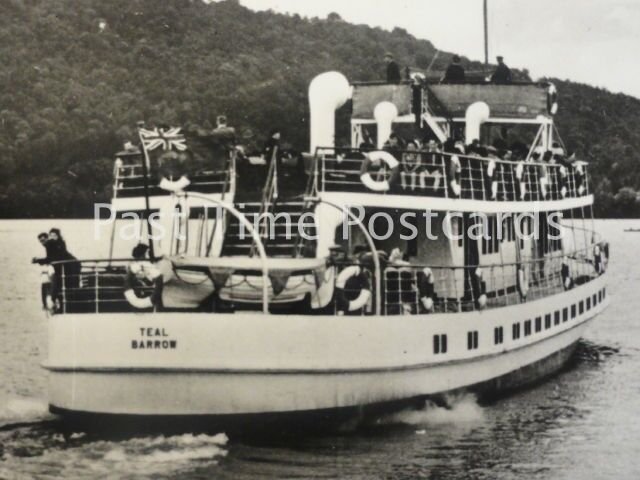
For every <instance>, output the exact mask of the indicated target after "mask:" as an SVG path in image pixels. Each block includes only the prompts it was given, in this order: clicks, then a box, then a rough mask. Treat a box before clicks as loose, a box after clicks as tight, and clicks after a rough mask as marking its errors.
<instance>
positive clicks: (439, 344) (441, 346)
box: [433, 334, 447, 354]
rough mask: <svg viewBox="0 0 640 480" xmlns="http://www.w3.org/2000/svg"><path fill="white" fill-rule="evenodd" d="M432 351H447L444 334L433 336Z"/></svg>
mask: <svg viewBox="0 0 640 480" xmlns="http://www.w3.org/2000/svg"><path fill="white" fill-rule="evenodd" d="M433 353H436V354H438V353H447V336H446V335H444V334H440V335H434V336H433Z"/></svg>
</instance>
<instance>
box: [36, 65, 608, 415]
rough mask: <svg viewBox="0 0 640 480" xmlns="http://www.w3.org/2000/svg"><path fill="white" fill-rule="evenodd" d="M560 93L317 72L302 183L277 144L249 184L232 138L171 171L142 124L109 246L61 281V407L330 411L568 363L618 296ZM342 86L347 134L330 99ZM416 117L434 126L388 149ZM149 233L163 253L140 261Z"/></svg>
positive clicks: (499, 382)
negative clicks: (610, 284)
mask: <svg viewBox="0 0 640 480" xmlns="http://www.w3.org/2000/svg"><path fill="white" fill-rule="evenodd" d="M557 101H558V100H557V95H556V93H555V89H554V88H553V85H551V84H537V83H522V84H511V85H493V84H488V83H475V84H472V83H468V84H456V85H450V84H440V83H429V82H425V81H418V80H416V81H407V82H403V83H400V84H397V85H395V84H394V85H390V84H383V83H354V84H349V82H348V81H347V79H346V78H345V77H344V76H343V75H341V74H340V73H338V72H327V73H324V74H321V75H319V76H318V77H316V78H315V79H314V80H313V81H312V82H311V84H310V87H309V103H310V116H311V121H310V125H311V127H310V128H311V132H310V134H311V135H310V138H311V145H310V150H309V152H310V153H309V154H308V155H305V157H304V163H303V165H304V168H300V169H299V170H297V171H294V172H293V173H291V175H290V176H289V179H288V183H289V184H294V185H293V187H290V188H289V189H288V191H287V189H286V188H284V183H287V180H286V178H285V173H286V172H284V171H283V170H285V169H286V167H285V166H283V164H282V163H281V162H278V161H277V160H274V161H271V162H270V163H268V166H267V167H261V168H263V170H261V171H262V172H264V171H266V175H264V176H263V178H264V185H262V188H261V191H260V194H259V195H258V197H256V198H253V199H252V198H250V196H248V195H246V192H245V191H244V190H243V187H242V182H243V181H244V180H246V179H247V178H248V177H252V178H255V177H256V176H257V174H256V173H255V172H252V170H251V169H252V168H253V169H255V168H258V167H252V166H250V165H249V164H248V163H246V162H245V163H244V164H241V163H240V162H241V161H240V159H239V158H238V157H237V155H236V154H235V151H229V152H228V154H226V155H225V157H224V164H223V166H224V168H219V169H218V170H217V171H214V170H211V169H208V170H207V169H200V170H199V171H198V172H197V174H195V175H192V176H191V177H189V181H185V179H184V178H181V179H180V180H179V181H172V179H167V178H165V179H164V183H163V187H165V188H164V189H163V188H160V187H159V186H158V185H157V182H154V181H152V180H151V174H150V172H152V171H153V169H154V166H153V164H152V163H153V162H150V160H149V153H150V150H151V149H150V148H148V145H147V144H146V143H145V142H146V139H148V138H149V137H148V136H145V135H141V138H142V142H141V145H140V147H141V149H140V147H131V148H129V149H128V150H126V151H124V152H121V153H119V154H118V155H117V159H116V164H115V181H114V198H113V202H112V207H113V210H114V211H115V212H116V214H115V217H116V218H115V220H113V222H112V226H113V233H112V242H111V245H112V248H111V254H110V256H109V257H108V258H105V259H93V260H83V261H82V262H81V266H82V268H81V271H80V274H79V278H76V279H71V280H69V279H68V275H65V274H64V271H63V277H64V278H63V279H61V281H60V282H59V284H60V285H61V287H60V294H59V296H60V299H59V300H60V308H59V309H58V310H57V311H55V312H52V313H53V314H52V315H51V317H50V319H49V354H48V359H47V360H46V362H45V364H44V368H45V369H47V370H48V372H49V404H50V410H51V411H52V412H54V413H58V414H62V415H63V416H65V417H67V418H70V419H73V418H85V417H87V416H88V417H90V418H95V416H96V415H98V416H104V417H105V418H113V416H125V417H127V418H132V417H136V418H138V417H139V418H142V417H151V418H168V417H173V418H178V419H180V418H186V417H193V416H195V417H196V418H200V416H206V417H214V418H213V421H221V422H223V421H226V420H234V419H238V418H240V417H243V418H250V419H251V418H254V416H262V417H263V418H264V416H265V415H268V416H275V417H276V418H279V417H280V416H281V415H282V416H290V415H293V416H295V415H296V414H310V413H320V414H322V415H324V414H325V413H339V412H350V411H353V410H354V409H355V410H359V409H362V408H365V409H366V408H377V407H385V406H388V405H395V404H397V403H401V402H407V401H408V402H412V401H414V400H416V399H417V400H420V399H424V398H428V397H437V396H442V395H445V394H447V393H449V392H458V391H472V392H478V393H480V394H482V393H488V392H490V393H495V392H501V391H505V390H508V389H513V388H517V387H520V386H522V385H526V384H530V383H532V382H535V381H537V380H539V379H541V378H543V377H545V376H547V375H550V374H552V373H554V372H556V371H557V370H559V369H560V368H561V367H562V366H563V364H564V363H565V362H566V361H567V359H568V358H569V356H570V355H571V353H572V351H573V349H574V347H575V346H576V343H577V342H578V340H579V339H580V337H581V336H582V334H583V332H584V331H585V328H586V327H587V325H588V323H589V321H590V320H591V319H593V318H594V317H595V316H596V315H597V314H598V313H600V312H601V311H602V310H603V309H604V308H605V307H606V306H607V304H608V301H609V300H608V296H607V291H606V284H605V278H606V275H605V270H606V264H607V257H608V246H607V245H606V243H604V242H603V241H602V240H601V239H600V238H599V237H598V235H597V234H596V232H594V231H593V228H592V203H593V196H592V194H591V192H590V187H589V177H588V170H587V165H586V164H585V163H584V162H580V161H574V162H568V161H565V160H564V156H563V152H562V151H561V150H562V143H561V140H560V138H559V136H558V134H557V130H556V128H555V126H554V114H555V113H556V111H557V108H558V104H557ZM347 103H349V104H350V108H351V112H352V113H351V125H350V127H351V147H349V148H346V147H345V148H343V147H337V146H336V145H335V140H334V138H335V118H336V117H335V113H336V110H337V109H338V108H340V107H342V106H343V105H345V104H347ZM405 129H406V130H407V131H412V132H414V133H415V132H420V135H422V136H426V137H421V138H427V139H429V138H430V139H432V140H433V142H431V143H429V142H426V141H425V145H426V146H429V145H430V147H429V148H426V147H424V148H422V149H418V150H416V149H403V148H402V147H401V146H395V145H389V144H387V145H386V147H385V142H386V140H387V139H388V138H389V136H390V133H391V132H392V131H393V132H396V133H398V132H403V131H405ZM141 132H143V131H142V130H141ZM146 132H147V134H148V133H149V132H152V133H153V132H155V134H158V136H159V137H161V136H162V134H163V133H164V134H166V136H169V135H168V133H167V132H168V131H167V130H164V131H163V130H155V131H154V130H151V131H146ZM515 135H520V136H521V138H527V135H529V137H528V138H530V140H531V141H530V146H529V148H528V149H527V150H526V151H524V152H523V155H522V158H519V159H515V158H514V159H511V160H509V159H501V158H498V156H497V155H492V154H491V152H492V150H491V149H488V151H487V152H486V155H485V152H483V151H482V148H483V147H478V148H479V149H478V148H472V150H473V152H472V153H464V152H465V151H466V150H464V147H461V145H463V146H464V145H469V144H472V143H473V141H474V140H476V141H479V144H480V145H491V144H494V143H495V140H496V138H504V137H507V138H509V137H511V136H514V137H515ZM173 138H174V139H177V140H176V142H177V143H176V144H175V146H176V147H180V148H182V147H183V146H184V143H183V142H182V137H180V135H179V131H178V130H173ZM450 138H454V139H455V138H458V139H459V140H460V141H459V142H457V144H456V142H453V141H450V140H448V139H450ZM170 143H171V142H169V141H166V139H165V143H164V144H162V141H161V142H160V144H161V146H160V147H158V148H167V149H171V145H170ZM476 143H478V142H476ZM438 144H444V145H445V148H444V149H442V148H439V147H437V145H438ZM434 145H435V146H434ZM157 146H158V145H156V147H157ZM178 149H179V148H178ZM547 151H549V152H552V154H553V153H555V154H556V157H553V158H552V157H550V156H549V155H546V156H545V154H544V152H547ZM478 153H481V155H480V154H478ZM565 153H566V152H565ZM536 158H537V160H536ZM543 159H544V161H543ZM555 159H559V161H558V162H556V161H554V160H555ZM301 165H302V164H301ZM279 169H280V171H279ZM283 179H284V180H283ZM278 187H280V188H278ZM155 212H158V214H159V215H158V219H157V222H147V221H144V220H143V221H142V222H138V223H137V224H136V223H135V221H134V220H131V219H128V217H129V216H130V215H131V214H133V213H138V214H143V215H142V216H143V217H145V214H146V217H148V216H149V214H150V213H151V214H152V213H155ZM176 212H178V213H180V215H175V214H176ZM269 214H272V215H271V216H269ZM383 214H384V215H383ZM478 214H484V215H485V216H486V220H485V219H483V218H482V217H481V216H480V215H478ZM550 214H555V216H554V217H553V218H555V221H553V219H552V218H551V217H550ZM256 216H258V219H259V220H258V221H256V220H255V218H256ZM270 218H271V219H275V220H273V221H272V222H271V223H269V219H270ZM426 218H428V219H429V220H430V228H431V232H429V231H427V229H426V228H424V226H425V219H426ZM388 219H391V220H388ZM136 225H137V226H136ZM299 225H302V227H300V228H297V227H298V226H299ZM162 226H164V227H165V228H164V230H165V232H166V234H165V235H164V237H162V238H161V239H156V240H153V239H151V238H150V236H151V235H154V234H155V233H157V232H158V231H159V230H160V229H161V227H162ZM132 228H137V229H138V230H137V232H136V235H134V238H133V240H131V241H129V243H128V244H127V245H126V248H125V249H124V251H125V252H126V253H125V254H124V255H123V254H118V253H117V250H118V248H120V247H122V245H119V244H120V243H122V240H121V237H122V235H121V233H122V232H123V230H125V229H129V231H131V229H132ZM290 229H291V230H292V234H290V235H288V234H287V231H288V230H290ZM472 230H475V231H476V232H480V233H481V237H480V238H477V237H476V236H473V235H472ZM499 231H504V234H503V235H502V236H500V235H499ZM408 232H409V233H415V235H410V234H409V233H408ZM443 232H444V233H450V234H451V235H445V234H443ZM551 234H555V235H551ZM138 242H143V243H146V244H149V245H150V246H152V248H153V250H152V255H151V258H148V259H142V258H136V259H132V258H129V251H130V248H131V247H132V246H134V245H135V244H136V243H138ZM121 251H122V248H121ZM124 257H127V258H124ZM63 267H64V264H63Z"/></svg>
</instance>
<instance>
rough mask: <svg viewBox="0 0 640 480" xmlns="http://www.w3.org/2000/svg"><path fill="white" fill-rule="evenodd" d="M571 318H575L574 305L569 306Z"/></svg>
mask: <svg viewBox="0 0 640 480" xmlns="http://www.w3.org/2000/svg"><path fill="white" fill-rule="evenodd" d="M571 318H572V319H573V318H576V304H575V303H574V304H573V305H571Z"/></svg>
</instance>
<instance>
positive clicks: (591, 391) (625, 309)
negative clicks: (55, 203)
mask: <svg viewBox="0 0 640 480" xmlns="http://www.w3.org/2000/svg"><path fill="white" fill-rule="evenodd" d="M54 226H57V227H59V228H61V229H62V231H63V234H64V235H65V237H66V240H67V245H68V246H69V249H70V250H71V251H72V252H73V253H74V254H75V255H76V256H78V257H95V256H96V255H98V256H100V255H103V254H105V253H106V242H104V241H103V242H97V243H96V242H91V241H88V240H87V239H90V238H92V235H93V226H92V222H90V221H68V220H66V221H48V220H40V221H3V222H0V247H1V248H0V271H3V272H5V273H4V276H3V277H2V278H0V290H1V291H2V293H0V478H2V479H4V478H7V479H13V478H52V479H54V478H55V479H60V478H181V479H205V478H206V479H209V478H234V479H236V478H239V479H249V478H251V479H258V478H265V477H267V478H350V479H369V478H407V479H413V478H432V479H442V478H454V479H467V478H479V479H516V478H518V479H527V480H529V479H580V478H589V479H592V478H594V479H616V480H617V479H638V478H640V455H639V454H638V445H640V410H639V409H638V405H639V402H638V400H639V398H640V318H639V315H638V312H640V248H639V247H640V233H624V232H623V230H624V228H628V227H640V220H639V221H636V222H633V221H626V222H625V221H598V222H596V228H597V230H599V231H600V232H601V233H602V234H603V235H604V236H605V238H607V239H608V240H609V242H610V243H611V252H612V258H611V261H610V263H609V287H608V290H607V291H608V293H610V294H611V306H610V307H609V309H608V310H607V311H606V312H605V313H604V314H602V315H601V316H600V317H598V318H597V319H596V320H595V321H594V322H592V324H591V326H590V328H589V330H588V333H587V335H586V338H585V340H584V341H583V342H582V344H581V345H580V348H579V350H578V352H577V354H576V356H575V359H574V361H573V362H572V366H571V367H570V368H568V369H567V370H566V371H564V372H563V373H561V374H559V375H558V376H556V377H554V378H552V379H550V380H548V381H547V382H545V383H543V384H542V385H538V386H536V387H534V388H531V389H528V390H524V391H520V392H518V393H516V394H514V395H511V396H508V397H505V398H502V399H500V400H497V401H495V402H493V403H491V404H488V405H479V404H478V403H477V402H476V401H475V400H474V399H473V398H471V397H463V398H460V399H458V400H457V401H456V402H455V403H454V404H453V407H452V408H451V409H444V408H439V407H435V406H427V407H425V409H424V410H422V411H412V412H409V411H405V412H398V413H396V414H393V415H389V416H386V417H382V418H379V419H376V421H374V422H372V423H371V424H368V425H364V426H363V425H350V426H345V428H342V429H340V430H339V431H336V432H334V433H333V434H325V435H317V436H311V435H310V436H309V437H306V438H296V439H286V438H279V437H278V436H276V435H274V436H273V438H262V439H260V440H252V441H246V440H238V439H234V438H227V435H226V434H225V433H224V432H219V433H217V434H211V435H190V434H187V435H176V436H167V437H165V436H161V435H153V436H140V437H135V438H124V439H113V438H106V437H105V438H100V437H95V436H93V437H88V436H84V435H74V437H73V438H71V439H70V440H69V441H68V442H67V441H65V440H64V439H63V437H62V435H61V434H60V431H59V423H58V422H57V421H56V419H55V417H53V416H51V415H49V414H48V412H47V396H46V395H47V393H46V375H45V372H44V371H43V370H42V369H41V368H40V366H39V365H40V363H41V362H42V361H43V360H44V359H45V357H46V345H47V319H46V318H45V316H44V315H43V313H42V311H41V310H40V299H39V268H38V267H37V266H33V265H31V264H30V260H31V258H32V257H33V256H40V255H42V254H43V252H42V248H41V247H40V245H39V244H38V242H37V240H36V234H37V232H39V231H41V230H48V229H49V228H51V227H54Z"/></svg>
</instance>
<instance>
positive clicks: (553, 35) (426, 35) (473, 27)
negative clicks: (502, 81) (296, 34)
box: [240, 0, 640, 98]
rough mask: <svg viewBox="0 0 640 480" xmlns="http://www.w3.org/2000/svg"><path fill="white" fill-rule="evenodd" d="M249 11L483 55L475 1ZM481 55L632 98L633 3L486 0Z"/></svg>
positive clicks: (366, 2) (410, 0)
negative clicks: (399, 35)
mask: <svg viewBox="0 0 640 480" xmlns="http://www.w3.org/2000/svg"><path fill="white" fill-rule="evenodd" d="M240 3H241V4H242V5H244V6H246V7H248V8H251V9H253V10H267V9H272V10H274V11H276V12H281V13H298V14H299V15H301V16H306V17H326V16H327V14H329V13H331V12H337V13H338V14H339V15H340V16H341V17H342V18H343V19H344V20H345V21H348V22H350V23H359V24H367V25H371V26H377V27H382V28H384V29H388V30H391V29H393V28H394V27H401V28H404V29H406V30H407V31H408V32H409V33H411V34H412V35H414V36H415V37H417V38H422V39H426V40H429V41H431V42H432V43H433V44H434V45H435V47H436V48H438V49H442V50H445V51H448V52H455V53H459V54H462V55H464V56H467V57H469V58H471V59H474V60H481V61H482V60H484V43H483V42H484V41H483V22H482V0H240ZM488 4H489V56H490V60H491V61H492V62H494V63H495V56H496V55H503V56H504V57H505V63H507V65H509V66H511V67H515V68H528V69H529V71H530V73H531V75H532V76H533V77H534V78H537V77H542V76H553V77H558V78H561V79H570V80H573V81H578V82H582V83H588V84H590V85H594V86H598V87H604V88H607V89H608V90H610V91H612V92H623V93H627V94H629V95H634V96H636V97H638V98H640V65H639V64H638V62H639V61H640V55H639V52H638V51H639V50H640V28H639V27H638V25H640V0H488Z"/></svg>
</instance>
